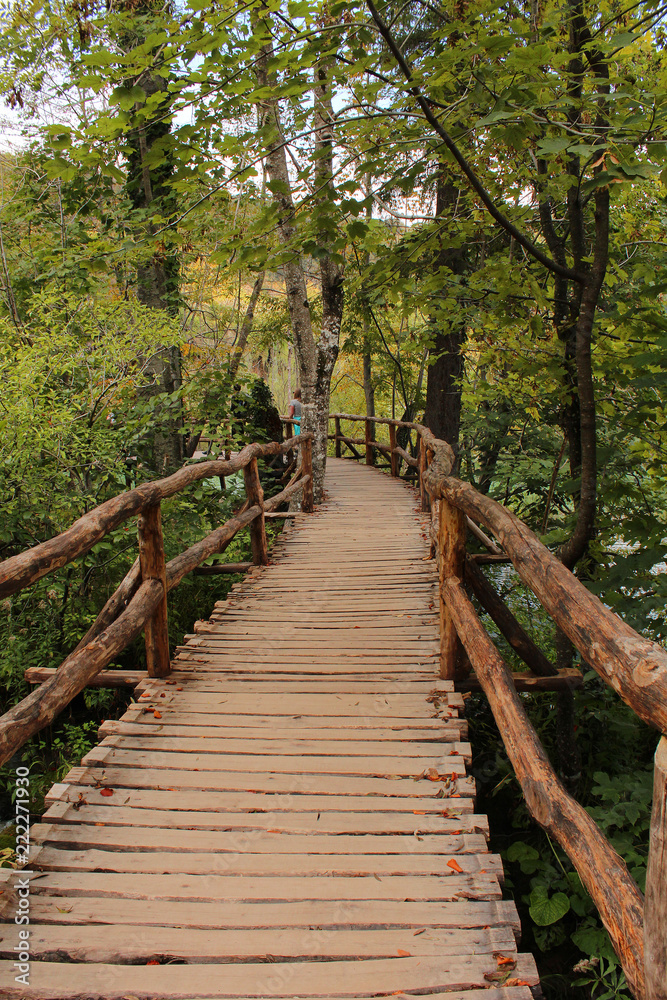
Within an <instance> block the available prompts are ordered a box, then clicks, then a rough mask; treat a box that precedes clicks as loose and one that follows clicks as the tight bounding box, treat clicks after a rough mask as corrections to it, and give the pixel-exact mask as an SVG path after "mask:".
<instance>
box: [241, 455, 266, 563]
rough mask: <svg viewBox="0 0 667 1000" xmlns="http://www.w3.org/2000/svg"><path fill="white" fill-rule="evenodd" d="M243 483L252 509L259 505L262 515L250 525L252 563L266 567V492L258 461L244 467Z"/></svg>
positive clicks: (255, 460) (252, 461)
mask: <svg viewBox="0 0 667 1000" xmlns="http://www.w3.org/2000/svg"><path fill="white" fill-rule="evenodd" d="M243 481H244V483H245V492H246V496H247V498H248V504H249V506H250V507H254V506H255V504H259V506H260V507H261V508H262V513H261V514H260V515H259V517H256V518H255V520H254V521H252V522H251V524H250V545H251V547H252V561H253V562H254V563H255V565H256V566H266V564H267V563H268V561H269V547H268V545H267V541H266V519H265V517H264V490H263V489H262V484H261V483H260V481H259V469H258V467H257V459H256V458H253V459H251V460H250V461H249V462H248V464H247V465H244V467H243Z"/></svg>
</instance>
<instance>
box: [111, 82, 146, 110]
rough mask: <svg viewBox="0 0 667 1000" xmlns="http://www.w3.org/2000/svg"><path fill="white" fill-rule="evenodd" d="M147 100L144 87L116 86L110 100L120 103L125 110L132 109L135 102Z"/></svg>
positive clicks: (113, 102) (112, 102)
mask: <svg viewBox="0 0 667 1000" xmlns="http://www.w3.org/2000/svg"><path fill="white" fill-rule="evenodd" d="M145 100H146V91H145V90H144V88H143V87H137V86H134V87H116V89H115V90H113V91H112V93H111V97H110V98H109V101H110V103H111V104H118V105H120V107H121V108H122V109H123V111H130V110H131V109H132V108H133V107H134V105H135V104H142V103H143V102H144V101H145Z"/></svg>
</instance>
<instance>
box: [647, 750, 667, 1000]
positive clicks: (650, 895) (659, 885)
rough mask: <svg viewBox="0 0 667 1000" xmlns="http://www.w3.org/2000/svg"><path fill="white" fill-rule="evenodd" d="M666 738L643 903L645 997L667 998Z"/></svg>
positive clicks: (658, 757)
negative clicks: (666, 931)
mask: <svg viewBox="0 0 667 1000" xmlns="http://www.w3.org/2000/svg"><path fill="white" fill-rule="evenodd" d="M666 927H667V738H666V737H664V736H663V737H662V739H661V740H660V742H659V743H658V749H657V750H656V754H655V770H654V772H653V813H652V815H651V832H650V834H649V853H648V870H647V872H646V901H645V904H644V972H645V976H646V1000H667V936H666V935H665V928H666Z"/></svg>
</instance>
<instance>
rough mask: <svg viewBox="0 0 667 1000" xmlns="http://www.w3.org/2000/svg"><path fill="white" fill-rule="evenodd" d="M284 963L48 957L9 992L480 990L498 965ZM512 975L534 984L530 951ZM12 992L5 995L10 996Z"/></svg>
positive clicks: (111, 998)
mask: <svg viewBox="0 0 667 1000" xmlns="http://www.w3.org/2000/svg"><path fill="white" fill-rule="evenodd" d="M286 971H287V970H286V969H285V968H284V967H281V966H280V965H278V966H277V967H275V966H274V967H273V968H269V969H267V965H266V963H257V964H252V963H245V962H244V963H240V964H234V963H232V964H228V965H226V966H225V972H224V980H223V982H221V975H220V965H219V964H214V965H206V964H201V965H192V966H190V965H188V966H183V965H152V966H145V965H132V966H118V965H107V964H101V963H90V964H83V963H70V964H69V965H68V966H67V977H66V978H65V977H63V976H62V966H61V965H58V964H57V963H51V962H33V963H32V964H31V969H30V985H29V986H28V987H21V989H20V991H19V990H13V992H14V994H15V995H16V996H21V997H26V998H30V997H34V996H41V997H44V996H45V995H47V996H48V997H49V1000H98V998H99V1000H124V998H125V997H127V995H128V994H131V995H132V996H133V997H137V1000H156V998H158V997H170V998H172V1000H201V998H220V997H230V998H231V997H235V998H238V997H253V996H264V997H271V996H274V997H278V996H283V997H284V996H285V995H286V992H285V991H286V989H287V990H288V993H287V995H290V996H299V997H307V996H315V997H321V996H322V986H323V980H325V981H326V982H327V983H329V984H335V988H334V990H333V991H332V992H331V995H332V996H346V997H348V998H349V997H354V996H355V994H359V993H364V992H365V993H367V994H368V995H370V996H374V995H377V994H378V993H395V987H396V984H397V982H398V983H400V986H401V988H402V989H404V990H406V991H408V992H415V991H419V990H421V991H422V992H423V991H424V990H425V989H427V988H428V989H429V990H430V991H431V992H433V990H442V991H445V990H446V991H450V992H451V991H452V990H454V989H460V990H467V989H473V988H475V989H485V988H486V987H487V986H488V985H489V982H488V979H485V978H484V977H485V976H488V975H490V974H492V973H496V972H497V971H498V966H497V963H496V961H495V959H494V958H493V956H489V955H467V956H462V957H459V958H456V957H443V958H429V957H420V958H413V957H409V958H404V957H398V958H393V959H369V960H367V961H363V962H355V961H351V962H339V961H334V962H328V963H327V964H326V966H325V967H323V965H322V963H321V962H298V963H293V964H291V965H290V967H289V972H288V974H287V979H286ZM515 971H516V973H517V976H518V977H520V978H521V980H523V981H525V982H527V983H528V984H529V985H536V984H537V982H538V977H537V973H536V970H535V964H534V961H533V959H532V956H526V955H520V956H518V963H517V966H516V970H515ZM14 972H15V970H14V967H13V965H12V963H11V961H6V962H4V961H3V962H0V983H3V982H4V983H10V982H13V978H14ZM9 995H11V994H9Z"/></svg>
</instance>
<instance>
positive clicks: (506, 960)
mask: <svg viewBox="0 0 667 1000" xmlns="http://www.w3.org/2000/svg"><path fill="white" fill-rule="evenodd" d="M495 958H496V962H497V963H498V965H516V962H515V960H514V959H513V958H510V957H509V955H496V956H495Z"/></svg>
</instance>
